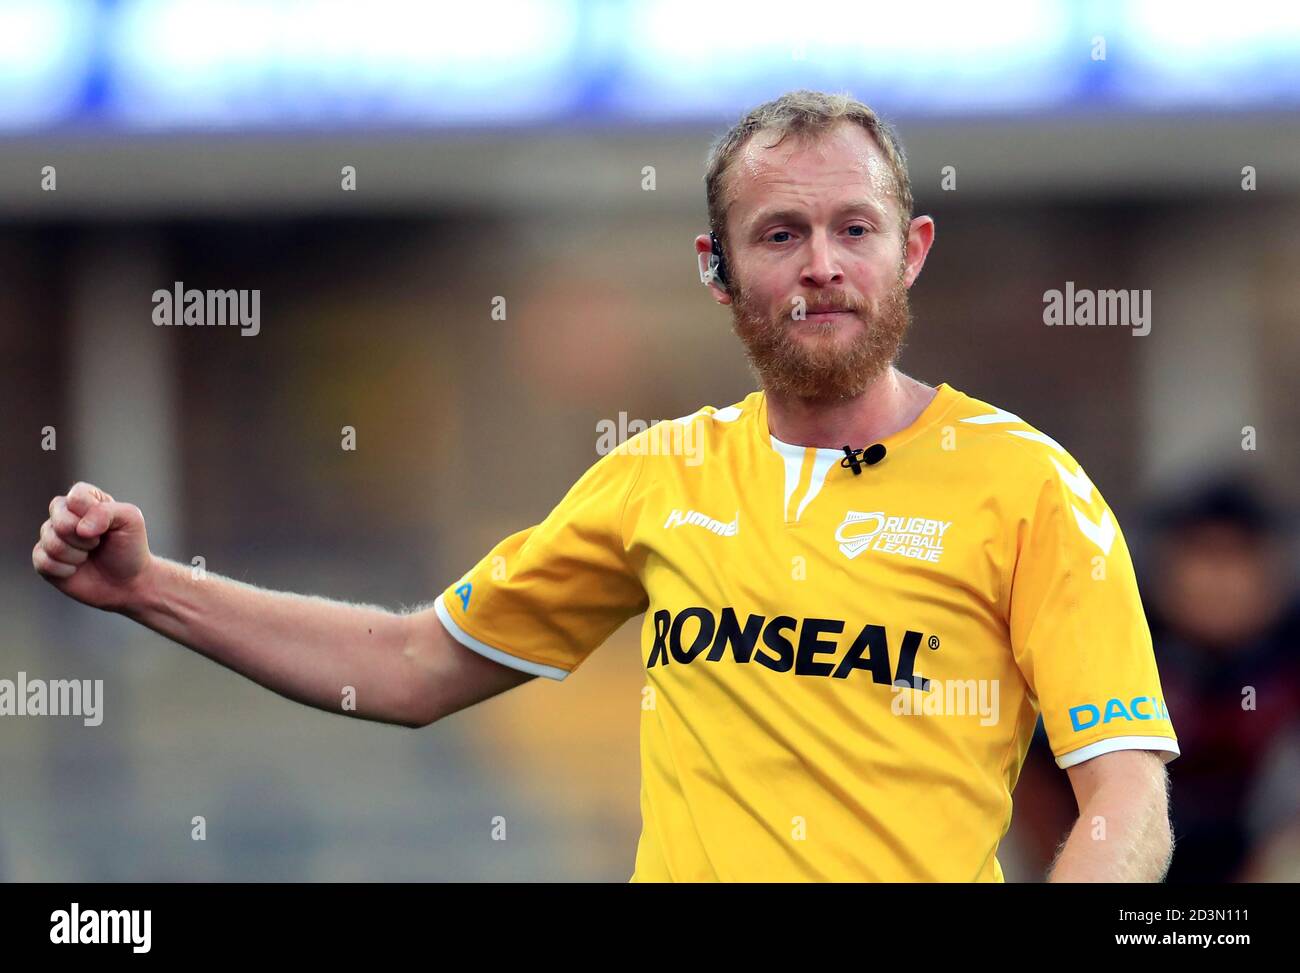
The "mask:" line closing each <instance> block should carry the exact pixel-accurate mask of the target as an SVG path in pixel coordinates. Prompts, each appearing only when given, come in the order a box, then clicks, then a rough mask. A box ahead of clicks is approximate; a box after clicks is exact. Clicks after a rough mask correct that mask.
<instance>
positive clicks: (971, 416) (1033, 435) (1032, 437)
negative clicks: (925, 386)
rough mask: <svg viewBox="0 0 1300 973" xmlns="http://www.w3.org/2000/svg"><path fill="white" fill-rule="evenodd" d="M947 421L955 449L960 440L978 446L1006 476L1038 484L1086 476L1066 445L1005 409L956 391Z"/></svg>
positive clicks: (959, 446)
mask: <svg viewBox="0 0 1300 973" xmlns="http://www.w3.org/2000/svg"><path fill="white" fill-rule="evenodd" d="M947 423H948V425H950V426H952V427H953V428H954V429H955V430H956V436H955V439H956V442H957V444H958V445H957V447H956V448H958V449H960V448H961V444H962V442H963V440H964V441H966V443H969V444H971V445H975V446H977V447H978V448H979V450H980V452H981V454H982V456H983V458H985V459H986V461H989V462H991V463H993V464H996V469H998V470H999V471H1001V472H1003V473H1005V474H1006V475H1007V478H1008V479H1014V480H1016V481H1019V482H1024V481H1026V480H1028V481H1030V482H1031V483H1033V484H1037V485H1040V486H1041V485H1042V484H1043V483H1045V482H1049V481H1054V480H1057V479H1060V478H1065V479H1066V480H1067V481H1069V480H1078V479H1079V478H1080V477H1083V478H1085V479H1086V475H1085V474H1084V473H1083V469H1082V467H1081V466H1080V465H1079V462H1078V460H1076V459H1075V458H1074V456H1072V455H1071V454H1070V452H1069V450H1067V449H1066V448H1065V446H1063V445H1062V444H1061V443H1060V442H1058V441H1057V440H1056V439H1054V438H1053V437H1052V436H1049V435H1048V434H1047V433H1045V432H1043V430H1041V429H1039V428H1038V427H1037V426H1035V425H1034V424H1033V423H1031V422H1029V421H1027V420H1025V419H1023V418H1021V417H1020V416H1019V415H1017V414H1016V413H1014V412H1011V411H1010V410H1008V409H1004V408H1001V407H1000V406H996V405H991V404H989V403H988V402H984V401H982V400H981V399H977V398H975V397H974V396H970V395H967V394H966V393H964V392H958V400H957V402H956V403H955V405H954V406H953V408H952V409H951V410H950V411H949V412H948V416H947Z"/></svg>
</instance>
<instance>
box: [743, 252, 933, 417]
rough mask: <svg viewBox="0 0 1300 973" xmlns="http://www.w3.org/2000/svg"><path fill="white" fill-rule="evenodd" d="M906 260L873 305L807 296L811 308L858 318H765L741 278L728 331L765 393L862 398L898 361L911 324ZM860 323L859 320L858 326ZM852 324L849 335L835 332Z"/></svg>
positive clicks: (835, 297) (782, 314)
mask: <svg viewBox="0 0 1300 973" xmlns="http://www.w3.org/2000/svg"><path fill="white" fill-rule="evenodd" d="M904 268H905V265H904V264H903V262H902V261H900V262H899V267H898V276H897V277H896V278H895V280H894V283H893V284H892V286H891V287H890V289H889V292H888V293H887V294H886V295H885V297H884V298H883V299H882V300H881V301H880V303H879V305H878V306H877V307H876V308H874V309H872V308H870V307H869V306H867V305H866V304H864V303H863V302H860V301H856V300H853V299H851V298H849V297H847V296H845V295H843V294H824V295H817V294H813V295H809V296H808V298H807V303H808V306H809V307H814V306H815V307H821V306H830V307H832V308H835V309H844V310H850V311H853V312H854V313H855V314H856V315H857V318H858V321H857V322H855V321H852V320H847V321H840V322H835V321H829V322H825V323H822V322H817V323H812V324H810V323H808V322H807V321H795V320H794V308H789V309H787V310H784V311H782V312H780V313H778V314H776V315H769V314H768V313H767V312H766V311H765V310H764V308H762V307H761V306H759V304H758V303H757V302H756V301H755V300H754V299H753V297H752V296H751V295H750V294H749V293H748V292H747V291H746V290H745V288H744V286H743V284H741V283H740V282H739V281H738V280H737V281H736V282H735V285H734V288H733V294H732V304H731V307H732V329H733V330H734V331H735V332H736V335H737V336H738V337H739V338H740V340H741V341H742V342H743V343H744V345H745V352H746V356H747V357H748V359H749V364H750V367H752V368H753V369H754V371H755V373H757V375H758V379H759V381H760V382H761V383H762V386H763V388H764V389H765V390H767V392H769V393H775V394H779V395H794V396H797V397H799V398H801V399H813V400H818V399H824V400H833V399H850V398H854V397H856V396H859V395H861V394H862V393H863V392H865V391H866V390H867V388H868V386H870V384H871V383H872V382H873V381H875V380H876V379H877V378H878V377H880V376H881V375H883V374H884V373H885V371H886V370H887V369H888V368H889V367H890V366H891V365H893V364H894V362H895V361H897V360H898V353H899V351H900V350H901V349H902V346H903V337H904V335H906V334H907V329H908V327H909V325H910V324H911V319H912V318H911V314H912V312H911V307H910V305H909V304H908V299H907V285H906V284H905V283H904V282H903V271H904ZM858 322H861V323H860V324H859V323H858ZM846 327H851V328H853V329H854V331H855V333H854V334H853V336H852V337H851V338H849V339H845V338H843V337H841V336H840V335H839V331H840V329H843V328H846Z"/></svg>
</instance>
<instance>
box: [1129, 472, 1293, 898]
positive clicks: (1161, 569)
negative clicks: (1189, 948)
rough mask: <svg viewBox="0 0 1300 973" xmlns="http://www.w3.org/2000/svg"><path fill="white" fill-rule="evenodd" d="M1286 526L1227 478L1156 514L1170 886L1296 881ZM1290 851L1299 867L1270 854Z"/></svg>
mask: <svg viewBox="0 0 1300 973" xmlns="http://www.w3.org/2000/svg"><path fill="white" fill-rule="evenodd" d="M1284 526H1285V524H1284V523H1283V519H1282V517H1281V516H1280V515H1279V514H1278V513H1277V512H1276V511H1274V510H1273V509H1271V508H1270V506H1269V505H1268V504H1267V503H1266V502H1265V501H1264V500H1263V499H1262V498H1261V497H1260V495H1259V493H1258V492H1257V491H1256V490H1254V489H1253V488H1252V487H1250V486H1249V485H1248V484H1246V483H1245V482H1242V481H1238V480H1233V479H1226V478H1225V479H1221V480H1218V481H1216V482H1213V483H1210V484H1208V485H1202V486H1201V487H1200V488H1198V489H1196V490H1194V491H1193V492H1192V493H1191V494H1190V495H1188V496H1186V497H1184V498H1180V499H1177V500H1175V501H1173V502H1171V503H1169V504H1167V505H1166V506H1165V507H1164V509H1162V510H1160V511H1158V513H1157V515H1156V517H1155V527H1156V531H1157V537H1156V544H1155V549H1154V553H1155V558H1154V561H1153V570H1152V576H1151V578H1150V579H1149V581H1148V586H1147V588H1146V590H1148V591H1150V592H1151V595H1152V604H1151V605H1150V606H1149V614H1150V622H1151V631H1152V638H1153V640H1154V642H1155V648H1156V655H1157V657H1158V658H1159V659H1160V663H1161V667H1160V668H1161V673H1162V675H1163V676H1164V685H1165V693H1166V696H1165V698H1166V702H1167V703H1168V706H1169V710H1170V712H1171V713H1174V714H1176V715H1177V718H1178V728H1179V734H1180V736H1181V737H1182V738H1183V740H1184V742H1185V747H1184V751H1183V759H1182V760H1180V761H1178V762H1177V766H1176V767H1173V768H1171V772H1170V777H1171V779H1172V785H1173V792H1172V817H1173V821H1174V834H1175V841H1176V845H1175V847H1176V849H1177V853H1176V854H1175V855H1174V860H1173V865H1172V867H1171V869H1170V872H1169V875H1168V881H1170V882H1187V881H1193V882H1228V881H1247V880H1262V879H1268V878H1278V877H1282V874H1285V872H1289V873H1290V876H1291V878H1292V879H1294V878H1295V877H1296V864H1297V859H1296V852H1297V851H1298V850H1300V847H1298V846H1297V845H1296V834H1297V825H1298V824H1300V813H1297V812H1298V810H1300V792H1298V791H1300V775H1298V774H1297V767H1296V765H1297V762H1298V746H1300V733H1298V731H1300V721H1298V719H1297V714H1300V666H1298V665H1297V655H1296V648H1297V643H1298V642H1300V598H1297V589H1296V585H1295V579H1294V574H1293V571H1292V566H1291V563H1290V561H1289V558H1288V553H1289V552H1288V551H1287V549H1286V546H1285V544H1284V539H1285V537H1286V532H1285V531H1284V530H1283V527H1284ZM1288 847H1289V848H1290V849H1291V850H1290V851H1289V852H1286V855H1288V856H1289V857H1290V860H1289V862H1288V861H1279V860H1275V858H1276V856H1275V855H1272V854H1269V853H1268V850H1269V849H1274V850H1276V851H1278V852H1279V853H1280V852H1282V851H1283V849H1285V848H1288ZM1284 857H1285V856H1284ZM1279 870H1281V871H1279Z"/></svg>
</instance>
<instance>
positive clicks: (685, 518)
mask: <svg viewBox="0 0 1300 973" xmlns="http://www.w3.org/2000/svg"><path fill="white" fill-rule="evenodd" d="M682 524H694V525H695V526H696V527H703V528H704V529H705V530H708V531H712V532H713V533H715V534H717V535H718V536H719V537H735V536H736V533H737V532H738V531H739V530H740V511H739V510H737V511H736V517H735V519H734V520H732V522H731V523H729V524H724V523H723V522H722V521H720V520H714V519H713V518H712V517H706V516H704V514H702V513H700V512H699V511H698V510H687V511H685V512H682V511H681V510H677V509H676V508H674V509H673V510H671V511H670V512H669V514H668V519H667V520H666V521H664V529H665V530H667V529H668V528H669V527H680V526H682Z"/></svg>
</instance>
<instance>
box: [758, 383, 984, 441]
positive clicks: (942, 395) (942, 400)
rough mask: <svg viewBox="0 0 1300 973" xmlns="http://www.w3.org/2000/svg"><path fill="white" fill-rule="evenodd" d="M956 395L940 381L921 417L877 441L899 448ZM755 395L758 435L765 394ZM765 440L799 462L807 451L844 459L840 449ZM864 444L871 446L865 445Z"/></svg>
mask: <svg viewBox="0 0 1300 973" xmlns="http://www.w3.org/2000/svg"><path fill="white" fill-rule="evenodd" d="M959 395H960V393H959V392H958V391H957V389H955V388H953V387H952V386H951V385H949V384H948V383H947V382H940V383H939V384H938V385H937V386H935V394H934V397H933V398H932V399H931V400H930V402H929V403H928V404H927V405H926V407H925V408H924V409H922V410H921V414H920V415H919V416H917V417H916V419H915V420H914V421H913V422H912V424H911V425H910V426H905V427H904V428H902V429H899V430H898V431H897V432H894V433H891V434H890V435H888V436H886V437H885V438H884V439H880V440H877V442H879V443H881V444H883V445H884V447H885V449H887V450H889V449H895V448H897V447H899V446H901V445H902V444H903V443H905V442H907V441H908V440H909V439H912V438H913V437H915V436H916V435H918V434H919V433H921V432H923V431H924V430H925V429H926V428H928V427H929V426H931V425H933V424H934V423H935V422H936V421H937V420H938V419H939V418H940V417H941V416H942V415H943V414H944V413H945V412H947V411H948V409H949V408H950V407H951V406H952V405H953V403H954V402H955V401H956V400H957V397H958V396H959ZM758 396H759V402H758V415H757V416H756V419H757V421H758V429H759V431H760V434H761V433H762V432H764V431H766V430H767V428H768V426H767V393H766V392H764V391H762V390H761V389H760V390H759V392H758ZM767 437H768V439H769V440H770V442H771V446H772V449H774V450H775V451H776V452H778V453H780V454H781V455H782V456H786V457H790V458H793V459H801V458H802V457H803V456H804V454H805V453H806V452H807V450H810V449H812V450H816V452H817V456H818V458H819V459H828V458H831V457H834V458H837V459H838V458H842V457H843V456H844V450H843V449H832V448H830V447H829V446H799V445H796V444H795V443H787V442H785V441H784V440H782V439H777V438H776V436H774V435H773V434H772V433H771V432H768V433H767ZM864 445H872V444H871V443H865V444H864Z"/></svg>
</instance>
